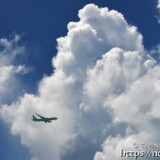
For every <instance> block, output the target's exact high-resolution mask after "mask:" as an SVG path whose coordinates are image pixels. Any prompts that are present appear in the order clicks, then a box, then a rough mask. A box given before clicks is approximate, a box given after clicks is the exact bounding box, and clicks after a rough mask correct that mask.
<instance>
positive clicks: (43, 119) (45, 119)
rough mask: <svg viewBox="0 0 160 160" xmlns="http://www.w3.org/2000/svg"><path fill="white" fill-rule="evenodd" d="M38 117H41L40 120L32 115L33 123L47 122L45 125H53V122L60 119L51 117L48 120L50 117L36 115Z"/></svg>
mask: <svg viewBox="0 0 160 160" xmlns="http://www.w3.org/2000/svg"><path fill="white" fill-rule="evenodd" d="M35 114H36V115H37V116H38V117H40V119H39V118H36V117H35V116H34V115H32V118H31V119H32V121H36V122H42V121H43V122H45V123H51V122H52V120H57V119H58V118H57V117H51V118H48V117H43V116H41V115H39V114H37V113H35Z"/></svg>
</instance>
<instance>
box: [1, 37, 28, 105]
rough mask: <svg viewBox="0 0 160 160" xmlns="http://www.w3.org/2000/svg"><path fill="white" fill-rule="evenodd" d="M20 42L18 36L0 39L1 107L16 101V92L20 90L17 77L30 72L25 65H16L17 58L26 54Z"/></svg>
mask: <svg viewBox="0 0 160 160" xmlns="http://www.w3.org/2000/svg"><path fill="white" fill-rule="evenodd" d="M19 40H20V36H18V35H15V36H14V38H12V39H10V40H8V39H6V38H1V39H0V105H2V104H3V103H8V102H11V101H12V100H14V98H15V96H16V95H17V94H16V92H18V90H19V89H20V88H19V86H20V85H19V84H18V79H17V75H18V74H19V73H21V74H26V73H28V72H29V71H30V68H26V67H25V65H15V64H14V62H15V59H16V57H17V56H19V55H21V56H22V55H23V54H24V53H26V49H25V47H24V46H20V45H19V44H18V42H19Z"/></svg>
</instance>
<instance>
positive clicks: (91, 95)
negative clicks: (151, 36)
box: [0, 4, 160, 160]
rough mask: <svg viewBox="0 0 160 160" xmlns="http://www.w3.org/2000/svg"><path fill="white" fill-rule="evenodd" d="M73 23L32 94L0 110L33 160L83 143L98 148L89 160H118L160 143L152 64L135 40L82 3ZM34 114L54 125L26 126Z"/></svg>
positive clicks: (112, 15) (110, 15) (101, 11)
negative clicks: (141, 145) (128, 150)
mask: <svg viewBox="0 0 160 160" xmlns="http://www.w3.org/2000/svg"><path fill="white" fill-rule="evenodd" d="M78 16H79V18H80V20H79V21H78V22H70V23H69V24H68V33H67V35H66V36H65V37H61V38H58V39H57V42H58V46H57V49H58V52H57V55H56V57H53V60H52V63H53V67H54V68H55V70H54V73H52V74H51V75H50V76H45V77H44V78H43V79H42V80H41V81H40V83H39V89H38V94H37V95H33V94H27V93H26V94H25V95H24V96H23V97H21V98H19V100H18V101H17V102H14V103H12V104H11V105H10V106H7V105H3V107H2V108H1V109H0V113H1V116H2V118H3V119H4V121H6V122H8V123H9V124H10V125H11V133H12V134H13V135H19V136H20V137H21V142H22V144H24V145H25V146H27V147H28V148H29V149H30V152H31V153H32V154H33V159H36V160H37V159H39V160H51V159H53V157H54V159H56V160H60V159H63V158H64V157H67V154H68V152H73V154H74V155H76V152H77V153H81V152H82V151H81V150H78V151H77V150H76V149H74V147H75V146H76V147H79V146H86V142H85V141H83V142H84V143H83V144H82V142H81V141H80V140H79V141H78V139H88V141H90V142H91V143H92V145H99V146H100V143H102V141H104V142H103V145H102V148H103V151H101V152H97V150H95V151H94V152H95V156H94V160H106V159H111V158H112V159H117V160H118V159H121V157H120V156H119V150H120V149H121V147H122V146H123V145H124V144H125V146H126V147H128V146H130V144H132V143H134V142H135V143H136V142H139V140H141V141H142V142H146V143H147V142H150V141H156V140H159V138H158V133H159V129H158V128H157V127H156V125H157V124H158V122H159V118H160V117H159V112H158V104H159V93H160V88H159V83H160V80H159V79H160V78H159V65H158V64H157V62H156V60H154V59H153V58H152V57H151V56H149V54H147V53H148V52H147V51H145V50H144V46H143V43H142V40H143V37H142V35H141V34H140V33H138V31H137V28H136V27H135V26H131V25H128V23H127V22H126V20H125V18H124V17H123V15H122V14H121V13H119V12H117V11H115V10H111V11H109V10H108V8H98V6H96V5H94V4H89V5H87V6H85V7H84V8H83V9H81V10H80V11H79V14H78ZM33 113H39V114H42V115H44V116H57V117H58V118H59V119H58V120H57V121H56V122H53V124H42V123H33V122H32V121H31V120H29V117H30V116H31V115H32V114H33ZM154 122H156V123H154ZM123 124H124V125H123ZM122 129H123V131H122ZM153 131H154V132H153ZM79 137H81V138H79ZM75 141H78V142H77V143H78V144H80V145H76V144H74V142H75ZM92 154H93V153H92ZM81 156H84V157H83V159H85V156H86V155H85V153H84V150H83V152H82V154H81ZM92 157H93V155H92ZM81 158H82V157H81ZM77 159H78V157H77Z"/></svg>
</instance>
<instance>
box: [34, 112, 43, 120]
mask: <svg viewBox="0 0 160 160" xmlns="http://www.w3.org/2000/svg"><path fill="white" fill-rule="evenodd" d="M35 114H36V115H37V116H39V117H40V118H42V119H46V118H45V117H43V116H41V115H39V114H37V113H35Z"/></svg>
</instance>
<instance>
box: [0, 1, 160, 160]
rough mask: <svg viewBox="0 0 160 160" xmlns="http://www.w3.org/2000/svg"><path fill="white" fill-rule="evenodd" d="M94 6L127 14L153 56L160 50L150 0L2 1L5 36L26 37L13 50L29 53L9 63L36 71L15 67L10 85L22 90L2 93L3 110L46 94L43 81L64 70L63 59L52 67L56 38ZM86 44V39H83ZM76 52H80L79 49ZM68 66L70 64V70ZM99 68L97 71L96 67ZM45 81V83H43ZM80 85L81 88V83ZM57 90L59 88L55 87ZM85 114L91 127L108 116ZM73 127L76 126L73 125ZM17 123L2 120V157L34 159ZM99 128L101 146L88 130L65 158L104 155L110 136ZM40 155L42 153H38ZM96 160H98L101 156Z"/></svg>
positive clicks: (7, 159) (0, 18) (6, 159)
mask: <svg viewBox="0 0 160 160" xmlns="http://www.w3.org/2000/svg"><path fill="white" fill-rule="evenodd" d="M89 3H94V4H95V5H97V6H98V7H99V8H101V7H102V8H103V7H108V8H109V10H112V9H113V10H116V11H118V12H120V13H122V14H123V15H124V18H125V20H126V21H127V22H128V24H129V25H134V26H136V27H137V30H138V32H139V33H141V35H142V36H143V47H144V48H145V50H146V51H147V52H150V51H151V50H152V51H154V49H155V48H156V46H157V45H158V44H160V36H159V35H160V29H159V27H160V24H159V23H158V20H157V19H158V18H157V17H158V16H159V12H158V9H157V7H156V6H157V1H156V0H147V1H146V0H130V1H128V0H81V1H80V0H77V1H73V0H68V1H66V0H63V1H59V0H54V1H53V0H47V1H42V0H39V1H38V0H35V1H31V0H28V1H25V0H15V1H11V0H1V1H0V38H5V39H8V42H9V43H11V41H12V40H13V39H14V36H15V35H20V37H21V38H20V41H19V42H17V43H16V44H15V46H14V47H11V50H12V49H17V48H19V47H20V46H23V47H24V48H25V49H24V50H23V51H21V52H23V54H22V55H18V56H15V57H14V58H13V60H11V61H9V62H8V63H10V64H12V65H14V66H16V67H17V66H22V65H25V67H26V68H29V69H30V71H27V73H22V74H19V75H17V73H18V72H19V71H17V69H18V68H13V70H14V69H15V73H16V75H15V76H14V77H13V79H14V80H13V79H11V80H13V82H12V83H11V82H9V86H10V85H12V86H13V85H15V86H16V87H15V88H13V91H11V93H9V94H6V95H5V94H3V95H2V97H5V98H3V100H2V102H1V106H2V105H4V104H7V105H8V107H10V105H11V106H12V104H13V102H15V103H16V102H17V101H18V97H23V94H24V93H27V94H28V95H29V94H31V95H36V96H37V95H39V94H40V93H41V91H39V90H43V77H45V76H46V77H47V76H48V77H49V76H50V74H52V72H53V70H54V68H56V67H57V68H58V69H59V65H61V64H59V61H58V60H57V62H55V63H56V64H54V67H53V66H52V58H53V57H54V56H56V55H57V46H60V45H57V41H56V39H57V38H59V37H64V36H66V35H67V32H68V30H67V24H68V23H69V22H71V21H72V22H77V21H79V18H78V11H79V10H80V9H82V8H83V7H84V6H85V5H87V4H89ZM118 32H121V30H119V31H117V33H118ZM135 34H137V33H135ZM86 36H87V35H86ZM136 36H137V35H136ZM137 37H138V36H137ZM133 39H134V38H133ZM137 39H138V38H137ZM75 40H76V39H75ZM135 40H136V38H135ZM81 41H83V39H82V40H81ZM126 42H127V41H126ZM13 43H14V42H13ZM124 43H125V42H124ZM133 43H135V42H133ZM119 46H121V45H119ZM122 46H123V45H122ZM115 47H116V46H115ZM2 48H3V47H2ZM109 48H110V49H112V48H114V45H113V44H111V47H110V46H109ZM126 48H127V47H126ZM126 48H125V47H124V48H123V47H122V49H123V50H125V49H126ZM107 49H108V48H107ZM107 49H104V50H105V51H109V50H107ZM2 50H3V49H2ZM59 50H60V49H59ZM82 50H85V48H82ZM99 50H101V49H99ZM99 50H98V51H99ZM100 52H101V51H100ZM117 52H119V51H117ZM157 52H158V51H157ZM76 53H77V54H78V51H77V52H76ZM96 56H97V57H98V56H102V55H98V54H96ZM155 56H157V55H155ZM153 58H154V57H153ZM57 59H58V58H57ZM89 62H90V61H89ZM89 62H88V61H87V62H86V63H89ZM78 63H83V61H80V62H78ZM7 65H8V64H7ZM7 65H6V66H7ZM137 66H138V65H137ZM67 67H68V66H67ZM67 67H66V68H67ZM69 67H70V66H69ZM69 67H68V68H69ZM73 67H74V65H73V66H72V68H73ZM66 68H65V66H64V70H65V69H66ZM68 68H67V71H66V74H70V71H68V70H72V69H68ZM95 68H96V65H95ZM144 70H145V69H144ZM142 72H143V71H142ZM87 73H88V72H87ZM92 76H93V75H92V73H91V74H90V75H89V76H88V77H89V78H88V83H86V84H84V88H85V87H86V88H87V84H90V83H91V82H90V81H89V79H90V77H92ZM137 77H138V76H137ZM137 77H136V78H137ZM136 78H135V79H134V81H135V80H136ZM92 79H93V78H92ZM44 81H45V80H44ZM14 82H15V84H14ZM39 82H41V83H40V84H39ZM44 83H45V82H44ZM91 84H92V83H91ZM41 85H42V86H41ZM78 85H81V83H80V84H78ZM78 85H77V86H76V87H77V88H78V87H79V86H78ZM39 86H40V87H39ZM117 86H121V84H119V83H118V84H117ZM76 87H75V88H76ZM53 88H54V89H55V87H53ZM121 88H123V86H121V87H120V90H121ZM57 90H60V89H57ZM122 90H123V89H122ZM39 92H40V93H39ZM126 92H127V91H125V92H124V93H126ZM128 92H129V93H132V91H128ZM6 93H8V92H6ZM13 93H14V94H13ZM116 94H117V93H116ZM116 94H115V95H116ZM8 95H10V96H11V98H9V96H8ZM0 96H1V95H0ZM7 96H8V97H7ZM96 97H98V96H96ZM82 99H83V101H84V103H86V104H88V106H89V105H91V104H92V103H91V102H89V101H88V100H86V99H87V98H82ZM97 101H98V100H97ZM115 101H116V100H115ZM117 101H118V100H117ZM18 103H21V102H18ZM74 103H75V104H76V103H80V102H77V100H75V102H74ZM84 103H80V104H82V105H80V106H82V108H83V104H84ZM117 103H118V102H117ZM119 103H120V102H119ZM84 108H85V107H84ZM35 111H36V109H35ZM37 111H38V110H37ZM115 112H116V111H115ZM90 114H91V115H90ZM83 116H84V119H85V120H87V119H90V120H89V122H88V123H89V124H90V127H91V126H92V125H94V124H92V123H91V121H92V120H94V119H95V117H96V118H98V116H100V117H101V116H102V117H105V116H104V115H102V111H99V112H98V113H97V115H94V113H86V115H83ZM94 116H95V117H94ZM29 118H30V117H28V119H29ZM108 119H110V117H109V116H108V117H107V121H108ZM11 121H13V122H14V120H11ZM101 121H103V120H100V121H99V122H98V121H97V125H99V123H101ZM104 121H106V120H104ZM146 121H147V120H146ZM124 122H127V123H129V122H128V121H125V120H124ZM68 123H69V124H70V121H69V122H68ZM80 123H82V122H80ZM13 124H14V123H12V122H9V124H8V123H5V120H3V121H1V122H0V129H1V133H0V159H2V160H11V159H15V160H22V159H25V160H29V159H31V157H33V155H34V154H35V152H36V151H34V149H33V148H32V147H30V145H31V144H27V142H26V141H25V140H24V139H23V138H22V137H23V136H22V134H21V132H20V130H18V132H16V131H15V133H11V132H14V131H11V130H12V128H14V127H13V126H14V125H13ZM73 126H74V125H73ZM104 126H105V125H102V126H101V130H103V128H104ZM76 127H77V126H76ZM76 127H75V126H74V127H73V128H74V129H70V130H71V131H72V130H75V128H76ZM94 127H95V126H94ZM94 127H93V128H94ZM82 128H83V127H81V129H80V130H83V129H82ZM91 128H92V127H91ZM119 128H120V126H116V127H115V126H114V127H113V129H110V131H109V132H111V134H112V135H114V134H115V133H116V132H117V130H118V129H119ZM98 129H99V128H96V127H95V128H94V129H93V132H95V134H93V137H94V136H95V137H96V138H95V141H98V142H95V143H94V142H93V143H92V141H93V140H91V141H90V140H88V138H89V135H90V132H92V129H90V131H88V132H89V133H88V132H87V131H86V133H85V134H86V135H87V136H86V135H81V134H80V135H78V138H77V139H76V140H75V141H74V142H72V143H73V144H72V147H73V146H74V147H75V148H76V149H70V147H69V151H68V154H64V155H63V156H62V157H63V158H62V159H66V160H72V159H74V160H79V159H84V158H85V157H87V156H88V157H89V159H91V157H93V156H94V155H95V153H96V151H102V147H101V144H102V143H103V142H104V140H105V138H106V135H103V136H102V137H101V138H100V139H98V136H97V135H99V134H100V133H99V132H98V131H97V130H98ZM104 130H105V129H104ZM71 131H68V130H67V133H68V134H69V133H70V132H71ZM114 132H115V133H114ZM121 132H123V131H121ZM80 133H81V132H80ZM44 135H45V134H44ZM87 140H88V141H87ZM64 141H65V143H67V144H68V143H69V142H68V141H67V142H66V140H64ZM80 141H81V142H82V141H84V142H86V145H85V146H87V147H86V149H84V146H83V145H78V144H79V142H80ZM57 143H58V142H57ZM61 143H62V142H61ZM61 143H60V144H61ZM70 143H71V142H70ZM58 144H59V143H58ZM94 144H96V145H94ZM48 147H50V146H48ZM67 149H68V148H67ZM84 150H85V151H84ZM87 153H88V154H87ZM36 154H38V153H37V152H36ZM36 154H35V155H34V156H37V157H38V155H36ZM82 154H84V155H82ZM81 156H82V157H81ZM38 158H39V157H38ZM35 160H36V159H35ZM41 160H43V158H42V159H41ZM96 160H98V158H97V159H96Z"/></svg>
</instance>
